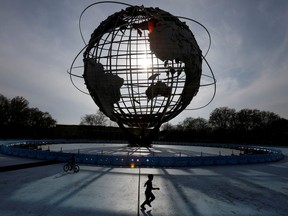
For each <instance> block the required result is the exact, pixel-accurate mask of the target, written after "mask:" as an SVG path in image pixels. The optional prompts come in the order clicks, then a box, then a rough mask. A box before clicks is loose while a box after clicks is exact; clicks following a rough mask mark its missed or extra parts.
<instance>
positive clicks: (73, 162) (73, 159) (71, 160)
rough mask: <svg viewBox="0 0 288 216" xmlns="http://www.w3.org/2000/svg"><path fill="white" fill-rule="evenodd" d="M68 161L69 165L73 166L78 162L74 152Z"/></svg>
mask: <svg viewBox="0 0 288 216" xmlns="http://www.w3.org/2000/svg"><path fill="white" fill-rule="evenodd" d="M67 162H68V164H69V166H71V167H72V168H73V167H74V166H75V164H76V160H75V154H72V155H71V157H70V158H69V160H68V161H67Z"/></svg>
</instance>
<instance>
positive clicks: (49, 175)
mask: <svg viewBox="0 0 288 216" xmlns="http://www.w3.org/2000/svg"><path fill="white" fill-rule="evenodd" d="M282 151H283V153H285V154H286V157H285V159H283V160H282V161H280V162H276V163H267V164H255V165H235V166H234V165H233V166H225V165H224V166H206V167H193V168H181V169H169V168H157V169H156V168H141V169H139V168H134V169H132V168H119V167H98V166H80V168H81V170H80V172H79V173H76V174H74V173H71V172H70V173H64V172H63V170H62V167H63V164H54V165H46V166H38V167H34V168H26V169H18V170H14V171H9V172H2V173H0V191H1V193H0V200H1V202H0V215H1V216H19V215H21V216H26V215H29V216H34V215H35V216H46V215H49V216H50V215H53V216H54V215H55V216H58V215H59V216H60V215H61V216H66V215H67V216H68V215H69V216H71V215H73V216H75V215H81V216H82V215H85V216H89V215H93V216H95V215H102V216H110V215H111V216H112V215H125V216H130V215H133V216H136V215H153V216H156V215H157V216H165V215H173V216H178V215H179V216H180V215H181V216H185V215H189V216H191V215H211V216H212V215H213V216H214V215H219V216H220V215H221V216H222V215H259V216H260V215H261V216H262V215H267V216H271V215H283V216H284V215H285V216H286V215H287V212H288V205H287V200H288V159H287V155H288V148H284V149H282ZM9 160H10V162H11V161H13V163H17V161H18V162H21V163H22V162H23V161H22V160H23V159H18V158H12V157H7V156H4V155H0V163H1V165H2V164H3V161H6V162H5V163H6V165H7V163H8V162H7V161H9ZM24 160H26V159H24ZM26 162H33V161H31V160H30V161H27V160H26ZM147 174H154V180H153V184H154V186H155V187H156V186H157V187H160V189H161V190H159V191H155V193H154V194H155V196H156V200H155V201H154V202H153V203H152V208H150V207H149V208H147V210H146V211H140V210H139V208H138V206H139V205H138V200H139V202H140V203H141V202H143V201H144V187H143V185H144V183H145V181H146V179H147ZM139 179H140V181H139ZM139 185H140V187H138V186H139ZM138 189H140V193H138Z"/></svg>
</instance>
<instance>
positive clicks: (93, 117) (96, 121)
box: [80, 110, 108, 126]
mask: <svg viewBox="0 0 288 216" xmlns="http://www.w3.org/2000/svg"><path fill="white" fill-rule="evenodd" d="M107 121H108V118H107V117H106V116H105V115H104V113H102V112H101V111H100V110H98V111H97V113H96V114H86V115H85V116H83V117H81V122H80V125H95V126H96V125H97V126H106V122H107Z"/></svg>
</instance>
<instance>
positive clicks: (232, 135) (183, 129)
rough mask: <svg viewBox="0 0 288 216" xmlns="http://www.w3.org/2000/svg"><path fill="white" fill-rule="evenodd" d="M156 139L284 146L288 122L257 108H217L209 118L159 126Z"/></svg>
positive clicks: (187, 119)
mask: <svg viewBox="0 0 288 216" xmlns="http://www.w3.org/2000/svg"><path fill="white" fill-rule="evenodd" d="M161 129H162V132H161V134H160V139H162V140H171V141H172V140H182V141H211V142H235V143H255V144H257V143H266V144H279V145H281V144H286V143H287V141H288V120H286V119H284V118H281V117H280V116H279V115H277V114H275V113H273V112H269V111H260V110H257V109H241V110H240V111H236V110H235V109H233V108H228V107H220V108H216V109H214V110H213V111H212V112H211V113H210V116H209V119H208V120H206V119H204V118H200V117H199V118H192V117H188V118H186V119H185V120H184V121H183V122H180V123H179V124H177V125H171V124H170V123H166V124H163V125H162V128H161Z"/></svg>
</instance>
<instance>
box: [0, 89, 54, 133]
mask: <svg viewBox="0 0 288 216" xmlns="http://www.w3.org/2000/svg"><path fill="white" fill-rule="evenodd" d="M56 123H57V122H56V120H55V119H53V118H52V116H51V115H50V114H49V113H48V112H43V111H41V110H39V109H38V108H34V107H29V102H28V100H26V99H25V98H24V97H21V96H17V97H14V98H12V99H8V98H7V97H5V96H4V95H2V94H0V127H1V128H3V127H5V128H27V127H30V128H33V127H37V128H50V127H54V126H55V125H56Z"/></svg>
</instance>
